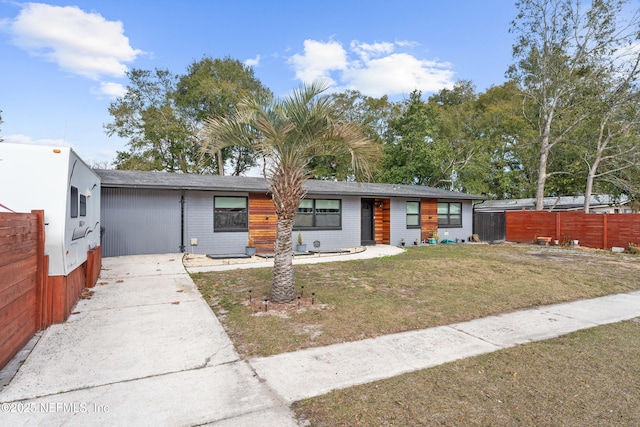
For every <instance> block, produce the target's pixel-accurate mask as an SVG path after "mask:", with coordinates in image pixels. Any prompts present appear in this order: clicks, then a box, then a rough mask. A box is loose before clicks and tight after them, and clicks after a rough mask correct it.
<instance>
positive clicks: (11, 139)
mask: <svg viewBox="0 0 640 427" xmlns="http://www.w3.org/2000/svg"><path fill="white" fill-rule="evenodd" d="M3 139H4V142H8V143H10V144H25V145H46V146H51V147H71V146H72V145H71V144H69V143H68V142H66V141H65V140H64V139H33V138H31V137H30V136H27V135H22V134H16V135H4V136H3Z"/></svg>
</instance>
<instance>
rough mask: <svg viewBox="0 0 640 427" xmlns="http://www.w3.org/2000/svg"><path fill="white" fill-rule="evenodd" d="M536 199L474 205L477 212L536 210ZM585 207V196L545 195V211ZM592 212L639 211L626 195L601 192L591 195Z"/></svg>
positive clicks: (489, 201) (581, 208)
mask: <svg viewBox="0 0 640 427" xmlns="http://www.w3.org/2000/svg"><path fill="white" fill-rule="evenodd" d="M535 208H536V199H510V200H485V201H484V202H482V203H478V204H476V205H475V206H474V211H475V212H504V211H513V210H535ZM583 209H584V196H575V197H574V196H563V197H545V198H544V209H543V210H545V211H553V212H557V211H581V210H583ZM589 212H591V213H637V210H635V209H633V208H632V207H631V205H630V203H629V199H628V198H627V197H626V196H621V197H620V198H619V199H616V198H614V197H613V196H610V195H606V194H601V195H594V196H591V201H590V207H589Z"/></svg>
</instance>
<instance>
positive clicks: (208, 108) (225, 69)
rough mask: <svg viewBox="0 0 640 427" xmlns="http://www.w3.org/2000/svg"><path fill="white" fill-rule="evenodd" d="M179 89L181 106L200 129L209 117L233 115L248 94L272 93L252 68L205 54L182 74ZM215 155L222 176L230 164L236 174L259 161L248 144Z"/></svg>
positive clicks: (263, 94) (236, 61)
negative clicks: (226, 165)
mask: <svg viewBox="0 0 640 427" xmlns="http://www.w3.org/2000/svg"><path fill="white" fill-rule="evenodd" d="M176 89H177V93H176V102H177V105H178V106H180V107H181V108H182V109H183V111H184V113H186V114H187V116H188V117H189V119H190V120H191V121H192V122H193V123H194V127H195V128H198V129H199V128H200V127H201V126H202V124H203V122H204V120H205V119H206V118H207V117H213V116H216V117H217V116H229V115H230V114H231V113H232V112H233V109H234V107H235V106H236V104H237V103H238V102H239V101H240V100H242V99H244V98H246V97H249V96H256V97H264V98H267V97H270V96H271V95H272V94H271V91H269V89H267V88H265V87H264V86H263V85H262V83H261V82H260V80H258V79H257V78H256V77H255V76H254V73H253V69H252V68H251V67H248V66H246V65H244V64H243V63H242V62H240V61H238V60H237V59H232V58H229V57H226V58H224V59H218V58H216V59H213V58H211V57H208V56H205V57H203V58H202V59H201V60H200V61H194V62H193V63H192V64H191V65H190V66H189V68H188V70H187V74H185V75H183V76H181V77H180V79H179V81H178V84H177V88H176ZM195 135H198V133H197V132H196V133H195ZM215 154H216V157H217V161H218V164H217V170H218V173H219V174H220V175H223V174H224V166H225V164H227V163H228V164H229V167H230V168H231V170H232V172H231V174H232V175H240V174H242V173H244V172H246V171H247V170H249V169H250V168H251V167H253V166H256V164H257V163H256V158H255V156H256V155H255V153H253V152H252V151H251V150H250V149H249V148H247V147H227V148H225V149H224V150H222V151H220V152H218V153H215Z"/></svg>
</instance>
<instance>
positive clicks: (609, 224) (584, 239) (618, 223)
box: [505, 211, 640, 249]
mask: <svg viewBox="0 0 640 427" xmlns="http://www.w3.org/2000/svg"><path fill="white" fill-rule="evenodd" d="M505 216H506V228H507V230H506V231H507V236H506V237H507V241H509V242H522V243H524V242H533V241H534V240H535V239H536V237H539V236H545V237H551V238H552V239H554V240H559V241H560V243H566V242H569V241H571V240H578V242H579V244H580V246H586V247H590V248H600V249H609V248H611V247H612V246H618V247H626V246H627V245H628V244H629V243H640V215H638V214H593V213H584V212H547V211H507V212H506V215H505Z"/></svg>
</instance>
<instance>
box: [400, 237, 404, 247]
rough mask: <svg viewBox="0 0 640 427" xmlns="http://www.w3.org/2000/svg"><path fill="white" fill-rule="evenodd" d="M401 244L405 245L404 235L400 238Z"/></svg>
mask: <svg viewBox="0 0 640 427" xmlns="http://www.w3.org/2000/svg"><path fill="white" fill-rule="evenodd" d="M400 244H401V245H402V246H404V237H403V238H401V239H400Z"/></svg>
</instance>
